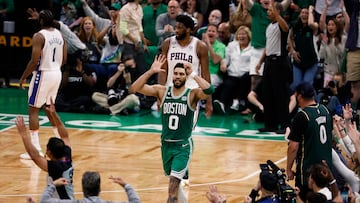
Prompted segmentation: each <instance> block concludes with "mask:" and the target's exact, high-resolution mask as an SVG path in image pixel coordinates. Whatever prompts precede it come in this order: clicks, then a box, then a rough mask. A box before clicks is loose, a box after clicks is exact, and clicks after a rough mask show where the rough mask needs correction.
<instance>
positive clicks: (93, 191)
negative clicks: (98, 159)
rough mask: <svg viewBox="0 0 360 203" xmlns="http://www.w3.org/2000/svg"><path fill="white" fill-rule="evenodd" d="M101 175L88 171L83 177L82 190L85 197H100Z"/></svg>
mask: <svg viewBox="0 0 360 203" xmlns="http://www.w3.org/2000/svg"><path fill="white" fill-rule="evenodd" d="M100 182H101V180H100V174H99V173H98V172H96V171H86V172H85V173H84V174H83V176H82V180H81V183H82V190H83V193H84V197H91V196H99V193H100Z"/></svg>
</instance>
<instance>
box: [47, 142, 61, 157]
mask: <svg viewBox="0 0 360 203" xmlns="http://www.w3.org/2000/svg"><path fill="white" fill-rule="evenodd" d="M46 147H47V149H48V150H50V152H51V154H52V155H53V156H54V157H55V158H56V159H60V158H61V157H63V156H65V143H64V141H63V140H62V139H60V138H57V137H51V138H50V139H49V142H48V143H47V146H46Z"/></svg>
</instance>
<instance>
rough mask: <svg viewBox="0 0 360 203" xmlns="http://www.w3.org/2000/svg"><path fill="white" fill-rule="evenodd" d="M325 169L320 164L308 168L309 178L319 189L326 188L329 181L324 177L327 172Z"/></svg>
mask: <svg viewBox="0 0 360 203" xmlns="http://www.w3.org/2000/svg"><path fill="white" fill-rule="evenodd" d="M325 167H326V166H324V165H322V164H314V165H311V166H310V168H309V178H310V176H311V178H312V179H313V180H314V182H315V184H316V185H317V186H318V187H320V188H323V187H326V186H328V184H329V180H328V178H327V177H326V176H325V173H326V172H325V171H327V169H326V168H325Z"/></svg>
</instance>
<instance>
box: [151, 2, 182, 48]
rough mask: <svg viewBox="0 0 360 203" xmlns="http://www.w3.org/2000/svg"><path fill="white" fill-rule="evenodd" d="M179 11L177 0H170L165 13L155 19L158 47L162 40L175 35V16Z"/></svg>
mask: <svg viewBox="0 0 360 203" xmlns="http://www.w3.org/2000/svg"><path fill="white" fill-rule="evenodd" d="M179 13H180V6H179V2H178V1H176V0H170V1H169V3H168V7H167V13H162V14H160V15H159V16H158V17H157V19H156V26H155V30H156V36H157V37H158V38H159V44H158V47H159V48H160V49H161V46H162V44H163V42H164V40H165V39H166V38H168V37H171V36H173V35H175V25H176V16H177V15H178V14H179Z"/></svg>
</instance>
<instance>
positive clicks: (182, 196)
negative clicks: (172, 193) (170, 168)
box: [177, 181, 189, 203]
mask: <svg viewBox="0 0 360 203" xmlns="http://www.w3.org/2000/svg"><path fill="white" fill-rule="evenodd" d="M184 186H185V184H182V181H181V182H180V183H179V189H178V195H177V197H178V203H188V199H189V188H185V187H184Z"/></svg>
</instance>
